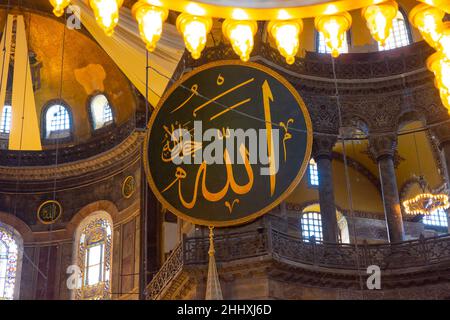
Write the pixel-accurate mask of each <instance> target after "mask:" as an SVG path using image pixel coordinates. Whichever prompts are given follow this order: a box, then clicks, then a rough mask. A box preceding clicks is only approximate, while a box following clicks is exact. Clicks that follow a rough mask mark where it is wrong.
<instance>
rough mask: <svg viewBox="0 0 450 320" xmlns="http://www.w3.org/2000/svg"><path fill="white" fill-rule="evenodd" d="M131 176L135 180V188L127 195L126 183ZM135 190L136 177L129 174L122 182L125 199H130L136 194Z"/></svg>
mask: <svg viewBox="0 0 450 320" xmlns="http://www.w3.org/2000/svg"><path fill="white" fill-rule="evenodd" d="M130 178H131V179H133V180H134V190H133V192H132V193H130V195H129V196H126V195H125V183H126V182H127V180H128V179H130ZM135 192H136V179H135V178H134V176H132V175H129V176H127V177H126V178H125V179H123V182H122V197H124V198H125V199H130V198H131V197H132V196H133V194H134V193H135Z"/></svg>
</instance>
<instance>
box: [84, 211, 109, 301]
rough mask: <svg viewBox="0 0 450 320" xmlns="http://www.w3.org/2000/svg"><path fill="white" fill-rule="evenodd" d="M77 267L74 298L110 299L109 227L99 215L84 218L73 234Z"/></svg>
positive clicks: (107, 220) (105, 220)
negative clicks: (76, 239) (77, 275)
mask: <svg viewBox="0 0 450 320" xmlns="http://www.w3.org/2000/svg"><path fill="white" fill-rule="evenodd" d="M77 238H78V241H77V244H78V248H77V249H78V250H77V265H78V266H79V267H80V271H81V287H80V288H78V289H77V291H76V299H82V300H100V299H109V298H110V296H111V292H110V283H111V258H112V228H111V223H110V221H109V219H107V218H106V217H103V215H93V216H92V217H88V218H86V219H85V220H84V221H83V222H82V224H81V225H80V227H79V230H78V232H77Z"/></svg>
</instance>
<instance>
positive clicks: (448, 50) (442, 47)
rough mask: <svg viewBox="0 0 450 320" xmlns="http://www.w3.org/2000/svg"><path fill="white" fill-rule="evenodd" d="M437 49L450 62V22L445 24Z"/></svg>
mask: <svg viewBox="0 0 450 320" xmlns="http://www.w3.org/2000/svg"><path fill="white" fill-rule="evenodd" d="M437 47H438V50H439V51H440V52H441V53H442V54H443V56H444V59H446V60H450V21H447V22H445V23H444V26H443V28H442V31H441V34H440V38H439V41H438V45H437Z"/></svg>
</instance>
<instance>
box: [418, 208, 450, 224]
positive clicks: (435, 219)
mask: <svg viewBox="0 0 450 320" xmlns="http://www.w3.org/2000/svg"><path fill="white" fill-rule="evenodd" d="M422 222H423V223H424V224H426V225H429V226H437V227H448V222H447V213H446V212H445V211H444V210H442V209H438V210H435V211H433V213H431V214H430V215H429V216H424V217H423V219H422Z"/></svg>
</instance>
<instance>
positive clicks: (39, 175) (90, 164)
mask: <svg viewBox="0 0 450 320" xmlns="http://www.w3.org/2000/svg"><path fill="white" fill-rule="evenodd" d="M143 138H144V133H142V132H137V131H135V132H133V133H132V134H131V135H130V136H129V137H128V138H127V139H125V141H123V142H121V143H120V144H119V145H117V146H116V147H115V148H113V149H111V150H109V151H108V152H105V153H99V154H97V155H96V156H93V157H90V158H88V159H85V160H80V161H75V162H71V163H63V164H59V165H58V166H54V165H53V166H40V167H39V166H36V167H29V166H27V167H5V166H1V167H0V176H1V180H3V181H17V180H19V181H42V180H52V179H58V180H59V179H64V178H68V177H74V176H81V175H83V174H88V173H91V172H94V171H98V170H100V169H102V168H106V167H108V166H111V165H113V164H116V163H118V162H120V161H122V160H124V159H126V158H127V157H129V156H130V155H131V154H133V153H135V152H136V150H137V149H139V150H140V147H141V143H142V140H143Z"/></svg>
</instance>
